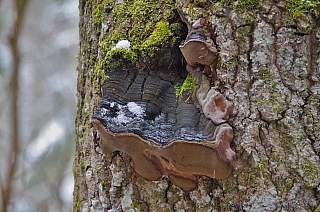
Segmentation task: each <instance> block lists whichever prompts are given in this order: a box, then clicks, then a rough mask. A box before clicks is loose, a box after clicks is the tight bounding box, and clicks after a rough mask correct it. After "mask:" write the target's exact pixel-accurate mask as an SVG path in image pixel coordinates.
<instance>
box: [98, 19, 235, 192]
mask: <svg viewBox="0 0 320 212" xmlns="http://www.w3.org/2000/svg"><path fill="white" fill-rule="evenodd" d="M203 24H204V23H203V20H202V19H200V20H198V21H197V22H195V23H194V25H193V27H192V30H191V32H190V33H189V35H188V37H187V41H186V42H185V43H184V44H183V45H182V46H180V49H181V51H182V54H183V55H184V57H185V59H186V61H187V63H188V66H189V68H188V71H189V70H191V72H193V73H191V74H192V77H194V78H195V79H196V80H197V81H198V84H199V86H198V88H197V89H196V90H195V91H193V94H192V98H191V100H187V99H189V98H186V97H183V98H177V97H176V94H175V87H174V86H175V85H176V84H177V83H181V82H183V80H184V78H183V77H181V76H183V75H186V73H187V70H186V67H184V68H183V70H184V72H185V73H184V74H183V73H182V74H181V73H179V72H181V71H177V70H175V69H173V68H172V67H170V66H168V67H165V66H159V67H158V68H153V69H151V68H145V69H143V70H139V71H137V70H122V69H119V70H115V71H113V72H110V73H108V78H107V79H106V80H105V82H104V85H103V90H102V92H103V97H102V100H101V103H100V107H99V108H98V109H97V110H96V113H95V114H94V115H93V119H92V123H93V125H94V127H95V128H96V129H97V130H98V132H99V134H100V147H101V149H102V151H103V153H105V154H109V153H112V152H114V151H122V152H124V153H126V154H128V155H129V156H131V158H132V167H133V169H134V170H135V172H136V173H138V174H139V175H140V176H142V177H144V178H146V179H148V180H160V179H161V178H162V177H163V176H167V177H168V178H169V179H170V181H171V182H172V183H173V184H175V185H176V186H178V187H180V188H181V189H182V190H184V191H191V190H194V189H196V188H197V186H198V178H199V175H204V176H208V177H210V178H216V179H226V178H228V177H229V176H230V175H231V173H232V170H233V168H232V161H233V158H234V156H235V152H234V151H233V150H232V149H231V148H230V143H231V142H232V140H233V130H232V128H231V127H230V125H228V124H227V123H226V122H227V119H228V117H229V115H230V114H232V105H231V103H230V102H228V101H227V100H226V98H225V97H224V96H223V95H222V94H221V93H219V92H218V91H217V90H215V89H214V88H212V87H211V84H210V82H209V81H210V80H211V79H208V76H207V75H206V74H205V73H202V72H204V71H201V70H204V69H203V67H204V66H210V67H213V66H212V65H214V63H216V61H217V54H216V53H217V51H216V49H215V47H214V46H213V45H212V43H211V42H210V41H209V42H208V39H206V38H205V37H204V34H202V28H203ZM192 52H194V53H192ZM199 67H202V68H199ZM193 70H195V71H193ZM189 72H190V71H189Z"/></svg>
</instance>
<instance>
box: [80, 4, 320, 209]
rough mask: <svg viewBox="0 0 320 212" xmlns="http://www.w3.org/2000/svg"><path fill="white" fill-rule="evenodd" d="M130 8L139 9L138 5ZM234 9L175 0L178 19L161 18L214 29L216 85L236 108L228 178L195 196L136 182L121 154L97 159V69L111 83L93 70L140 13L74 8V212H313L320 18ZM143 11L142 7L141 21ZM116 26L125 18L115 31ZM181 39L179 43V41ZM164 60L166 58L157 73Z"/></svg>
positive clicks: (206, 181) (319, 179) (274, 8)
mask: <svg viewBox="0 0 320 212" xmlns="http://www.w3.org/2000/svg"><path fill="white" fill-rule="evenodd" d="M135 2H136V4H138V3H141V5H143V4H142V3H143V2H144V1H135ZM164 2H165V3H166V5H164V4H162V3H164ZM164 2H158V3H155V4H159V8H161V11H162V12H163V13H164V11H166V10H167V8H168V7H167V4H171V5H172V8H174V9H172V10H171V12H172V11H175V6H174V3H175V2H171V1H164ZM168 2H169V3H168ZM238 3H239V5H238V6H236V5H234V4H233V5H228V4H226V3H225V2H216V3H211V2H209V1H208V2H206V1H202V3H198V4H197V3H192V2H189V3H188V2H187V1H183V0H177V4H176V7H177V10H178V11H179V13H180V16H181V17H179V16H177V17H179V18H180V20H178V19H176V16H174V15H171V16H164V17H161V18H163V19H164V21H168V22H169V23H170V26H172V24H173V22H177V23H178V22H180V23H181V20H183V21H184V22H186V23H187V24H189V25H190V24H192V23H193V22H194V21H195V20H197V19H198V18H199V17H203V18H205V19H206V20H209V22H211V23H212V31H213V29H215V34H216V37H215V41H216V44H217V47H218V49H219V63H218V65H217V69H216V71H215V73H214V74H213V76H214V79H213V80H214V82H213V84H214V86H215V87H217V88H219V90H220V91H221V93H223V95H224V96H225V97H226V98H227V99H228V100H229V101H231V102H232V104H233V107H234V110H233V114H232V115H231V117H230V118H229V120H228V123H229V124H230V125H231V126H232V128H233V133H234V140H233V145H232V148H233V150H234V151H235V152H236V153H237V157H236V160H235V162H234V164H233V166H234V172H233V174H232V176H231V177H230V178H228V179H227V180H215V179H211V178H208V177H200V179H199V181H200V182H199V187H198V189H197V190H195V191H192V192H183V191H182V190H181V189H179V188H178V187H176V186H175V185H173V184H172V183H171V182H170V181H169V180H167V179H166V178H164V179H162V180H160V181H147V180H145V179H144V178H141V177H140V176H139V175H137V174H136V173H135V172H134V171H133V170H132V168H131V166H130V157H128V156H127V155H125V154H123V153H119V152H115V153H114V154H108V155H103V154H102V153H101V150H100V148H99V136H98V134H97V132H96V130H95V129H94V128H93V127H92V125H91V123H90V120H91V117H92V115H93V114H94V112H95V110H96V109H97V107H98V105H99V100H100V98H101V92H100V89H101V86H102V84H103V78H104V77H103V76H104V72H103V73H101V70H100V69H97V68H96V67H103V68H104V69H102V70H103V71H104V70H106V71H107V73H106V75H108V69H109V68H110V67H112V66H113V65H114V62H113V63H108V64H107V66H106V67H104V66H101V65H100V64H101V61H103V59H104V58H105V55H106V54H107V52H105V51H104V49H103V47H102V46H103V43H104V41H105V39H108V36H111V35H113V34H112V31H114V30H119V31H124V33H126V30H129V29H130V27H132V26H128V24H129V23H130V21H131V22H133V23H135V22H134V21H135V19H134V15H137V14H136V13H135V14H132V16H127V13H125V14H126V15H123V14H122V15H121V13H115V12H114V11H116V10H117V8H119V7H121V4H123V3H120V2H119V3H109V1H104V2H103V3H102V2H99V1H98V2H97V1H90V2H88V1H81V0H80V6H79V9H80V24H79V26H80V54H79V68H78V71H79V75H78V113H77V119H76V126H77V128H76V132H77V137H76V157H75V162H74V175H75V191H74V210H75V211H87V210H90V211H106V210H111V209H113V211H281V210H282V211H314V210H319V207H320V187H319V186H320V185H319V183H320V161H319V156H320V134H319V132H320V130H319V126H320V122H319V119H320V114H319V110H320V102H319V101H320V97H319V95H320V68H319V67H320V59H319V48H320V42H319V39H320V34H319V25H317V23H319V18H318V19H317V18H316V16H315V15H316V14H317V13H316V12H315V13H312V12H311V13H310V14H306V15H305V14H302V15H301V16H300V17H298V18H296V19H295V20H294V19H292V18H291V16H290V13H288V7H289V5H288V4H287V5H285V3H284V2H276V3H274V2H269V1H265V2H263V3H260V4H259V3H256V4H255V5H251V4H249V3H247V4H246V1H239V2H238ZM241 3H243V5H241ZM99 7H100V10H98V9H97V8H99ZM317 9H319V8H317V7H316V8H315V10H317ZM144 10H145V8H143V7H142V6H141V7H140V11H139V12H141V13H143V12H144ZM128 11H130V8H129V9H128ZM149 12H150V11H149ZM152 12H153V13H154V16H156V12H155V11H152ZM137 13H138V12H137ZM172 13H173V14H174V13H175V14H177V11H175V12H172ZM98 14H100V16H99V15H98ZM115 15H118V16H119V17H113V16H115ZM138 15H139V14H138ZM120 16H121V17H120ZM172 16H174V18H172ZM126 17H131V18H130V20H129V19H127V20H126ZM117 18H118V19H121V20H122V19H124V20H123V24H122V25H121V26H122V28H121V29H118V28H117V25H116V23H117V21H116V20H115V19H117ZM126 23H127V24H126ZM129 25H130V24H129ZM170 29H173V28H172V27H171V28H170ZM178 31H179V30H178ZM182 31H183V29H181V28H180V35H186V33H185V32H182ZM131 33H133V32H131ZM147 34H148V33H147ZM150 34H152V33H149V36H151V35H150ZM177 35H179V33H175V35H174V36H177ZM173 38H174V37H173ZM122 39H124V38H122ZM143 39H146V38H143ZM182 39H185V38H180V40H182ZM180 40H179V39H176V41H175V42H176V43H177V42H180ZM101 44H102V45H101ZM161 48H162V49H166V48H170V47H168V46H162V47H161ZM161 48H160V49H161ZM171 48H173V47H171ZM152 50H154V49H152ZM160 52H161V50H160ZM164 55H165V54H164ZM169 55H170V54H169ZM138 57H141V55H138ZM146 58H148V56H147V57H146ZM150 58H151V59H150V60H149V66H151V67H159V66H161V65H160V63H159V60H152V57H150ZM168 61H169V60H166V59H163V60H162V61H161V62H162V63H161V64H162V65H163V64H166V63H168V64H170V63H169V62H168ZM104 62H105V61H104ZM107 62H110V61H107ZM144 62H145V61H144ZM170 62H171V61H170ZM175 62H176V61H175ZM179 62H180V61H179ZM127 64H128V63H127V61H126V60H121V57H120V65H121V66H125V69H130V67H129V66H128V65H127ZM136 64H139V60H138V62H136ZM141 64H148V63H147V62H145V63H140V64H139V65H141ZM115 66H118V67H119V64H117V65H115ZM137 67H138V69H139V66H136V67H135V68H137Z"/></svg>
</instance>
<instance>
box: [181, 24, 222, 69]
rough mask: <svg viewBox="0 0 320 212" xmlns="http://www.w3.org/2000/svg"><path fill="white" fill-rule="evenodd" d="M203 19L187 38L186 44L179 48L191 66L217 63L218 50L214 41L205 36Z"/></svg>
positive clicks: (193, 26)
mask: <svg viewBox="0 0 320 212" xmlns="http://www.w3.org/2000/svg"><path fill="white" fill-rule="evenodd" d="M204 23H205V20H204V19H203V18H200V19H198V20H197V21H196V22H195V23H194V24H193V25H192V28H191V30H190V32H189V34H188V36H187V39H186V42H185V43H184V44H183V45H180V46H179V48H180V50H181V52H182V54H183V56H184V58H185V59H186V61H187V63H188V64H189V65H191V66H195V65H196V64H202V65H212V64H213V63H215V62H216V61H217V49H216V48H215V47H214V45H213V41H212V40H211V39H210V38H207V37H206V36H205V32H204V29H203V28H204Z"/></svg>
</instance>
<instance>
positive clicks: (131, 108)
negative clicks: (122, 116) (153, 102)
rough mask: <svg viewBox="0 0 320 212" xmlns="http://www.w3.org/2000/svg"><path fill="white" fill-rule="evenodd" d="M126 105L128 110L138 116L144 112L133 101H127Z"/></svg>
mask: <svg viewBox="0 0 320 212" xmlns="http://www.w3.org/2000/svg"><path fill="white" fill-rule="evenodd" d="M127 106H128V110H129V111H130V112H131V113H133V114H134V115H136V116H138V117H139V116H142V115H143V114H144V109H143V108H142V107H140V106H139V105H137V103H135V102H128V104H127Z"/></svg>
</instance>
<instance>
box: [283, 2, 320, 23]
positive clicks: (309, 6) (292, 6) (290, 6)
mask: <svg viewBox="0 0 320 212" xmlns="http://www.w3.org/2000/svg"><path fill="white" fill-rule="evenodd" d="M319 7H320V1H319V0H287V1H286V9H287V14H288V15H289V16H291V17H293V18H294V19H296V18H298V17H299V16H301V15H302V14H303V13H312V14H314V15H315V16H316V17H319V15H320V10H319Z"/></svg>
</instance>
